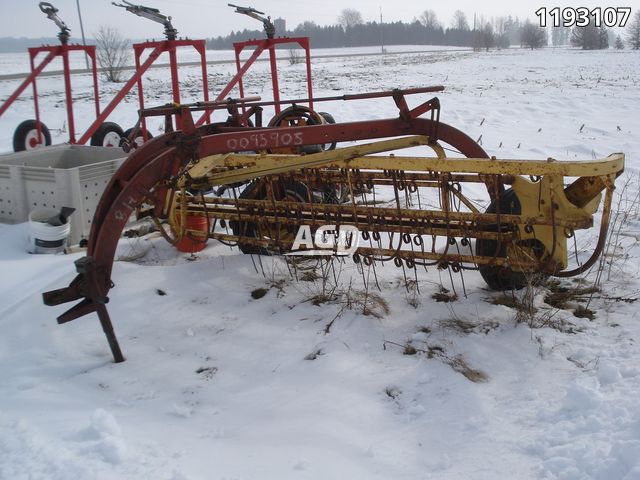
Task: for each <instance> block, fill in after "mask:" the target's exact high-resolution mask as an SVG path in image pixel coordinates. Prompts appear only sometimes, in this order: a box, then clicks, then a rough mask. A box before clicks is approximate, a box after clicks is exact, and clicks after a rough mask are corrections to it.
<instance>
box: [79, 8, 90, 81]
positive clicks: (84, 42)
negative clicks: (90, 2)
mask: <svg viewBox="0 0 640 480" xmlns="http://www.w3.org/2000/svg"><path fill="white" fill-rule="evenodd" d="M76 7H77V8H78V19H79V20H80V34H81V35H82V44H83V45H85V46H86V45H87V41H86V40H85V39H84V26H83V25H82V14H81V13H80V0H76ZM84 63H85V64H86V66H87V70H89V59H88V58H87V52H85V53H84Z"/></svg>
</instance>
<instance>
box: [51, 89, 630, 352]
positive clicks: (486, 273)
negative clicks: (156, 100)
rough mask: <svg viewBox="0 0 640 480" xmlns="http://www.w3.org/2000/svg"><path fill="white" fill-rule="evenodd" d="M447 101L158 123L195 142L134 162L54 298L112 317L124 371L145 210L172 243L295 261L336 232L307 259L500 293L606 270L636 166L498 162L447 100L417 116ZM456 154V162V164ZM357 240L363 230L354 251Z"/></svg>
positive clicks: (104, 203) (212, 105) (181, 115)
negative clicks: (135, 235) (119, 270)
mask: <svg viewBox="0 0 640 480" xmlns="http://www.w3.org/2000/svg"><path fill="white" fill-rule="evenodd" d="M440 90H442V87H427V88H423V89H412V90H394V91H390V92H376V93H369V94H361V95H351V96H344V97H332V98H326V99H322V98H320V99H318V98H316V99H314V101H315V102H320V101H323V100H336V99H343V100H351V99H358V98H379V97H391V98H392V99H393V100H394V102H395V104H396V105H397V107H398V110H399V115H398V117H396V118H389V119H382V120H370V121H361V122H350V123H328V122H322V121H320V116H319V114H317V113H315V112H313V111H310V112H307V111H305V112H303V113H304V115H301V116H300V117H299V118H297V119H289V118H288V117H287V113H286V112H287V111H288V110H287V109H285V110H283V111H282V115H283V118H282V119H281V121H279V122H275V123H274V122H272V123H274V125H273V126H269V127H264V128H260V127H241V126H240V125H243V124H246V123H245V122H243V121H241V119H239V118H238V116H239V115H240V114H239V113H238V108H237V107H238V105H241V106H242V107H243V108H242V110H243V111H245V112H246V111H250V112H258V111H260V109H261V108H262V107H263V106H265V105H273V102H260V101H256V100H255V99H250V100H248V101H247V100H243V99H239V100H236V101H227V102H208V103H199V104H194V105H183V106H178V107H162V108H156V109H149V110H146V111H143V112H142V115H145V116H152V115H164V116H172V115H175V116H177V117H178V119H179V120H180V121H181V125H182V126H183V129H182V131H177V132H172V133H167V134H165V135H164V136H162V137H158V138H154V139H153V140H151V141H150V142H148V143H147V144H145V145H143V146H142V147H141V148H139V149H137V150H135V151H134V152H133V153H132V154H131V155H130V156H129V158H128V159H127V160H126V161H125V163H124V164H123V165H122V167H121V168H120V169H119V170H118V172H117V173H116V175H115V176H114V177H113V179H112V181H111V183H110V184H109V186H108V187H107V189H106V190H105V193H104V195H103V197H102V199H101V202H100V205H99V206H98V208H97V210H96V214H95V218H94V221H93V224H92V231H91V235H90V239H89V246H88V251H87V256H86V257H84V258H81V259H80V260H78V261H77V262H76V269H77V271H78V275H77V276H76V278H75V279H74V280H73V281H72V283H71V284H70V285H69V287H66V288H62V289H59V290H54V291H51V292H47V293H45V294H44V301H45V303H46V304H47V305H58V304H62V303H66V302H71V301H77V300H80V303H78V304H77V305H76V306H74V307H73V308H71V309H70V310H68V311H67V312H65V313H64V314H62V315H61V316H60V317H58V322H59V323H65V322H68V321H71V320H74V319H76V318H78V317H81V316H83V315H86V314H88V313H91V312H97V313H98V316H99V318H100V320H101V323H102V326H103V329H104V331H105V333H106V335H107V338H108V339H109V343H110V346H111V349H112V353H113V355H114V359H115V361H116V362H118V361H123V360H124V357H123V356H122V353H121V352H120V349H119V346H118V344H117V340H116V337H115V334H114V333H113V327H112V325H111V321H110V319H109V316H108V313H107V310H106V303H107V301H108V297H107V295H108V292H109V290H110V289H111V288H112V286H113V283H112V282H111V270H112V267H113V260H114V254H115V249H116V246H117V243H118V240H119V238H120V234H121V232H122V230H123V229H124V227H125V225H126V224H127V222H128V221H129V219H130V217H131V215H132V214H134V213H137V214H138V215H145V216H149V217H151V218H153V219H154V220H155V221H156V222H158V223H162V222H168V223H169V226H170V227H171V228H170V232H171V234H170V235H169V237H170V238H169V239H170V240H171V241H172V242H177V241H180V240H181V239H184V238H192V239H194V241H207V240H217V241H220V242H224V243H226V244H231V245H237V246H238V247H239V248H240V250H241V251H242V252H244V253H249V254H290V253H292V251H291V250H292V247H293V246H294V244H296V245H298V244H299V243H300V242H297V240H299V239H300V238H301V237H300V232H301V230H306V231H308V232H311V233H312V235H314V234H317V233H318V232H321V235H314V237H315V240H316V243H315V244H314V243H313V242H306V243H304V245H305V248H304V249H301V251H297V252H294V253H297V254H313V255H327V254H336V255H344V254H345V252H348V254H349V256H350V257H351V258H352V260H353V261H354V262H356V263H361V264H363V265H365V266H369V267H375V266H376V265H380V264H384V263H388V262H390V263H392V264H393V265H395V266H396V267H398V268H402V269H403V272H406V271H407V270H413V269H416V268H417V267H421V268H422V267H425V268H429V267H433V268H439V269H448V270H450V272H461V271H463V270H468V269H478V270H479V271H480V273H481V275H482V276H483V278H484V279H485V281H486V282H487V284H488V285H489V287H491V288H492V289H497V290H504V289H512V288H521V287H522V286H524V284H525V281H526V280H527V277H528V276H530V275H532V274H544V275H555V276H563V277H564V276H571V275H577V274H579V273H581V272H583V271H585V270H586V269H588V268H589V267H590V266H591V265H593V264H594V263H595V262H596V260H597V259H598V257H599V255H600V254H601V252H602V249H603V247H604V243H605V238H606V234H607V230H608V222H609V216H610V211H611V202H612V197H613V190H614V182H615V179H616V177H617V176H618V175H619V174H620V173H621V172H622V171H623V168H624V155H623V154H613V155H610V156H609V157H607V158H605V159H601V160H593V161H568V162H564V161H563V162H560V161H555V160H553V159H547V160H542V161H540V160H508V159H505V160H502V159H501V160H498V159H496V158H495V157H492V158H490V157H489V155H488V154H487V153H486V152H485V151H484V150H483V149H482V147H481V146H480V145H478V144H477V143H476V142H474V141H473V140H472V139H471V138H470V137H468V136H467V135H465V134H464V133H462V132H461V131H459V130H457V129H455V128H453V127H451V126H449V125H446V124H444V123H442V122H440V121H439V111H440V103H439V101H438V99H437V98H432V99H430V100H428V101H426V102H424V103H421V104H419V105H418V106H416V107H414V108H412V109H411V108H409V107H408V105H407V97H408V96H409V95H413V94H419V93H428V92H436V91H440ZM302 101H303V100H295V101H289V102H280V103H281V104H285V103H289V104H292V105H295V104H297V103H301V102H302ZM216 108H226V109H228V111H229V112H230V113H232V115H231V118H230V119H229V120H228V121H227V122H225V123H217V124H211V125H206V126H203V127H199V128H196V127H195V125H194V122H193V117H192V114H193V113H194V112H195V111H202V110H212V109H216ZM425 114H428V115H425ZM425 116H428V117H429V118H424V117H425ZM310 119H315V120H314V121H309V120H310ZM290 120H292V121H290ZM354 141H357V142H359V143H357V144H355V145H354V144H353V143H348V144H345V142H354ZM334 144H337V148H335V149H333V150H331V149H326V148H323V146H327V145H331V146H333V145H334ZM345 145H346V146H345ZM318 147H320V148H318ZM409 148H411V149H412V150H411V151H409V152H408V153H409V154H408V155H400V152H401V151H402V150H405V149H409ZM416 151H418V152H420V154H419V155H415V152H416ZM449 151H454V152H456V158H450V157H447V155H446V153H447V152H449ZM213 191H215V192H216V193H217V194H213V193H211V192H213ZM603 191H604V202H603V207H602V215H601V225H600V238H599V240H598V244H597V245H596V247H595V249H594V251H593V253H592V255H591V256H590V258H589V259H588V260H586V261H585V262H584V263H582V264H579V265H575V266H573V267H571V268H570V267H569V261H568V257H569V255H568V247H567V243H568V242H567V240H568V239H569V238H571V237H573V236H574V235H575V231H576V230H579V229H587V228H590V227H592V226H593V215H594V213H595V212H596V211H597V209H598V206H599V205H600V203H601V199H602V196H603V195H602V192H603ZM190 192H191V193H190ZM193 192H200V193H196V194H194V193H193ZM206 192H209V193H206ZM482 193H484V197H485V198H486V197H488V199H487V200H486V201H485V202H484V204H485V205H486V203H488V204H489V206H488V208H486V209H485V208H484V206H483V204H482V202H481V201H479V197H480V196H482ZM188 217H204V218H206V219H207V231H206V232H202V231H194V230H191V229H189V228H188V226H187V222H185V221H184V219H185V218H188ZM341 232H343V233H344V232H351V234H350V237H349V240H348V241H347V242H346V245H345V244H344V242H341V241H340V238H344V236H342V237H341ZM327 239H328V240H327ZM319 240H321V241H320V242H319V243H320V244H321V246H322V248H321V249H320V250H316V248H317V247H318V241H319ZM306 250H311V251H310V252H309V251H306ZM405 276H406V273H405Z"/></svg>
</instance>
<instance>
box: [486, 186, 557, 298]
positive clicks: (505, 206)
mask: <svg viewBox="0 0 640 480" xmlns="http://www.w3.org/2000/svg"><path fill="white" fill-rule="evenodd" d="M521 211H522V207H521V205H520V200H518V197H517V196H516V193H515V192H514V191H513V190H512V189H508V190H505V191H504V193H503V194H502V196H501V198H500V213H502V214H505V215H519V214H520V213H521ZM486 213H497V208H496V204H495V202H491V204H490V205H489V207H488V208H487V211H486ZM498 228H499V226H498V225H494V226H493V227H492V228H491V231H495V232H497V231H498ZM520 244H521V245H523V246H524V245H526V246H527V247H530V248H533V249H534V250H535V251H536V255H539V256H542V255H544V252H545V248H544V246H543V245H542V244H541V243H540V242H539V241H537V240H525V241H523V242H521V243H520ZM476 255H478V256H488V257H493V256H496V257H503V258H504V257H506V256H507V245H506V243H502V242H498V241H497V240H483V239H478V240H476ZM478 270H479V271H480V275H482V278H483V279H484V281H485V282H486V283H487V285H488V286H489V288H490V289H491V290H496V291H504V290H520V289H522V288H524V287H525V286H526V285H527V284H529V283H530V282H531V280H532V278H533V277H538V276H540V274H533V277H532V274H530V273H529V274H525V273H523V272H516V271H513V270H512V269H511V268H510V267H503V266H498V265H480V266H479V267H478Z"/></svg>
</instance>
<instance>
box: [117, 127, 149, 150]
mask: <svg viewBox="0 0 640 480" xmlns="http://www.w3.org/2000/svg"><path fill="white" fill-rule="evenodd" d="M131 132H133V127H132V128H127V129H126V130H125V131H124V134H123V135H122V138H123V139H128V138H129V135H131ZM146 133H147V141H149V140H151V139H152V138H153V135H151V133H150V132H149V131H148V130H147V132H146ZM134 140H135V142H136V143H137V144H138V146H141V145H142V144H143V143H144V136H143V135H142V129H140V130H139V132H138V136H137V137H136V138H135V139H134ZM138 140H140V143H138Z"/></svg>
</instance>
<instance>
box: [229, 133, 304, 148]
mask: <svg viewBox="0 0 640 480" xmlns="http://www.w3.org/2000/svg"><path fill="white" fill-rule="evenodd" d="M303 142H304V139H303V136H302V132H297V133H280V132H270V133H252V134H250V135H246V136H244V137H241V138H230V139H229V140H227V148H228V149H229V150H237V149H241V150H258V149H261V148H266V147H267V145H271V146H272V147H290V146H293V145H302V144H303Z"/></svg>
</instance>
